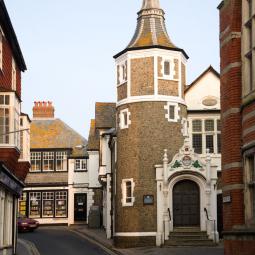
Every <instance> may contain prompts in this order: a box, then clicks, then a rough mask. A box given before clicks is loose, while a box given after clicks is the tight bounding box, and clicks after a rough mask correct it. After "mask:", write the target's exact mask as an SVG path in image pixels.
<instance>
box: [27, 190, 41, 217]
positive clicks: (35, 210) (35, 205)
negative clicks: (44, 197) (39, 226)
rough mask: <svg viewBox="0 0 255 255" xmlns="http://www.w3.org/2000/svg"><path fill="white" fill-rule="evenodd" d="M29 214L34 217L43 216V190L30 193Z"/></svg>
mask: <svg viewBox="0 0 255 255" xmlns="http://www.w3.org/2000/svg"><path fill="white" fill-rule="evenodd" d="M29 216H30V217H32V218H40V217H41V192H31V193H29Z"/></svg>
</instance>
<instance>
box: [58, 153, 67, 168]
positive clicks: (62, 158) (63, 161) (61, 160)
mask: <svg viewBox="0 0 255 255" xmlns="http://www.w3.org/2000/svg"><path fill="white" fill-rule="evenodd" d="M56 170H57V171H66V170H67V152H66V151H57V152H56Z"/></svg>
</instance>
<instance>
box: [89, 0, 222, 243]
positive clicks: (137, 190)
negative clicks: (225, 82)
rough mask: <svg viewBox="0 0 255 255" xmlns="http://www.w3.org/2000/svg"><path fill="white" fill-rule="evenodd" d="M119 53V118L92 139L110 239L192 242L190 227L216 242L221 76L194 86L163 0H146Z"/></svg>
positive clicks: (209, 75)
mask: <svg viewBox="0 0 255 255" xmlns="http://www.w3.org/2000/svg"><path fill="white" fill-rule="evenodd" d="M114 58H115V61H116V74H117V75H116V76H117V81H116V82H117V104H116V108H115V110H116V113H115V114H116V121H111V120H110V119H108V121H107V123H109V124H108V125H103V127H102V129H100V128H95V129H94V130H95V132H93V133H90V137H89V140H90V139H92V138H96V141H97V149H98V150H99V153H98V158H97V160H98V165H99V166H98V167H99V179H100V181H101V183H103V185H104V186H103V187H104V188H103V189H104V197H103V201H104V202H103V204H104V205H105V206H103V207H104V208H103V209H104V213H103V214H104V227H105V228H106V234H107V237H108V238H111V237H113V238H114V243H115V245H116V246H118V247H130V246H143V245H151V244H155V245H158V246H160V245H162V244H170V245H171V244H180V243H179V242H182V243H183V242H186V243H187V242H190V241H191V240H185V238H184V236H185V231H189V232H190V233H191V235H192V234H195V235H197V236H199V237H201V239H203V241H204V242H205V243H207V244H211V241H210V240H214V241H215V242H217V241H218V231H217V199H216V198H217V184H218V182H217V175H218V174H217V172H220V170H221V169H220V167H219V166H220V149H219V147H218V146H217V144H218V139H220V136H219V135H220V122H219V119H220V107H219V105H220V100H219V75H218V74H217V72H216V71H215V70H213V68H211V67H210V68H208V70H206V71H205V72H204V73H203V74H202V75H201V77H199V78H198V79H197V80H196V81H195V82H194V84H192V86H190V87H189V89H187V87H186V64H187V60H188V56H187V54H186V53H185V51H184V50H182V49H180V48H178V47H177V46H175V45H174V44H173V43H172V41H171V40H170V38H169V36H168V34H167V31H166V28H165V19H164V11H163V10H162V9H161V7H160V5H159V1H157V0H144V1H143V4H142V9H141V10H140V11H139V12H138V21H137V28H136V32H135V35H134V37H133V39H132V40H131V42H130V43H129V45H128V46H127V48H126V49H124V50H123V51H121V52H120V53H118V54H117V55H115V56H114ZM211 85H212V88H210V89H208V87H210V86H211ZM207 86H208V87H207ZM185 90H186V91H187V94H186V98H185ZM196 93H199V94H197V95H196ZM194 95H196V96H197V97H196V102H198V103H197V105H194V104H193V101H194ZM187 102H188V103H189V106H190V112H189V114H188V113H187ZM99 105H101V103H100V104H99ZM105 105H107V104H106V103H105ZM110 105H111V107H112V108H113V107H114V104H110ZM97 106H98V105H96V119H95V122H94V121H93V122H92V124H93V125H94V124H95V126H97V121H98V120H97V119H98V117H97ZM101 110H102V111H104V113H101V114H100V116H104V117H107V116H108V118H110V116H111V115H109V114H108V113H109V109H108V108H102V109H101ZM113 113H114V110H113V109H112V111H111V114H113ZM188 121H189V122H190V125H189V126H190V127H192V126H193V127H194V130H193V131H194V134H192V135H191V136H189V131H190V130H189V128H188ZM217 124H218V125H217ZM217 126H218V127H219V130H217ZM200 127H201V130H200ZM107 128H108V129H107ZM202 128H203V130H202ZM193 131H192V130H191V132H193ZM92 134H93V136H92ZM192 145H193V146H192ZM193 147H194V148H193ZM206 149H208V150H206ZM199 154H200V155H199ZM94 160H96V159H94ZM89 161H93V159H91V158H89ZM94 166H96V164H95V163H94ZM182 230H183V231H182ZM176 232H178V233H177V234H176ZM178 236H181V238H182V240H180V239H178Z"/></svg>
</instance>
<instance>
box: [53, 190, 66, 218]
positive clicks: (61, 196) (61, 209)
mask: <svg viewBox="0 0 255 255" xmlns="http://www.w3.org/2000/svg"><path fill="white" fill-rule="evenodd" d="M55 202H56V204H55V216H56V217H67V192H66V191H58V192H56V200H55Z"/></svg>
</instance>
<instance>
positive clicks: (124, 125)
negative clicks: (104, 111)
mask: <svg viewBox="0 0 255 255" xmlns="http://www.w3.org/2000/svg"><path fill="white" fill-rule="evenodd" d="M124 114H126V115H127V123H125V118H124ZM130 115H131V113H130V112H129V110H128V108H126V109H124V110H121V111H120V114H119V119H120V125H119V126H120V129H126V128H128V127H129V126H130V125H131V120H130Z"/></svg>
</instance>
